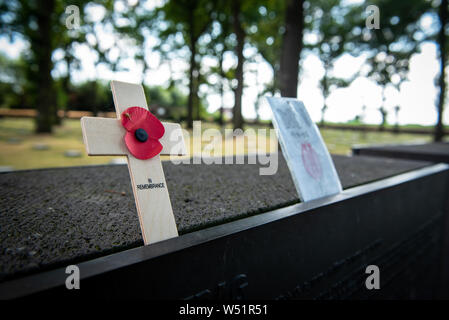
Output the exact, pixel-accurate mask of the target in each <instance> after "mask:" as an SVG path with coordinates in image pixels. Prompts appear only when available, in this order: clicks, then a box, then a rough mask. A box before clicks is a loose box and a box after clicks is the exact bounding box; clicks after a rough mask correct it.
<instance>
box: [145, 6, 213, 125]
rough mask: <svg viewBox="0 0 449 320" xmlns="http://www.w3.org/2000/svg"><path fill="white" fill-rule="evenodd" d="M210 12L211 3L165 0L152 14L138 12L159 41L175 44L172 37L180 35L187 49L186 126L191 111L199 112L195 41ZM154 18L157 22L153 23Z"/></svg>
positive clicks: (204, 26)
mask: <svg viewBox="0 0 449 320" xmlns="http://www.w3.org/2000/svg"><path fill="white" fill-rule="evenodd" d="M214 11H215V2H210V1H206V0H199V1H189V0H177V1H174V0H169V1H167V2H166V3H165V4H164V5H163V6H162V7H160V8H156V9H155V12H154V14H149V13H148V12H145V13H143V14H142V16H146V18H147V19H148V18H150V19H152V20H153V21H152V22H151V25H152V26H153V27H154V28H155V29H154V30H153V32H156V34H157V36H158V37H159V38H160V39H161V40H162V41H164V42H165V41H166V40H172V42H170V41H168V42H166V43H167V44H176V39H173V38H176V36H177V35H182V38H183V40H184V43H185V44H186V45H187V47H188V49H189V53H190V57H189V70H188V79H189V84H188V88H189V96H188V101H187V126H188V127H189V128H192V126H193V119H194V117H195V110H197V112H196V117H198V115H199V114H200V113H199V111H198V108H199V103H198V79H199V75H200V74H199V73H200V68H199V62H198V60H199V59H198V58H199V57H198V41H199V39H200V37H201V36H202V35H203V34H204V33H205V32H206V31H207V30H208V28H209V27H210V25H211V23H212V21H213V18H214ZM156 21H158V22H159V23H158V24H156V23H155V22H156ZM142 26H143V25H142ZM170 38H172V39H170ZM173 40H174V41H173ZM172 49H173V48H172ZM175 49H177V48H175Z"/></svg>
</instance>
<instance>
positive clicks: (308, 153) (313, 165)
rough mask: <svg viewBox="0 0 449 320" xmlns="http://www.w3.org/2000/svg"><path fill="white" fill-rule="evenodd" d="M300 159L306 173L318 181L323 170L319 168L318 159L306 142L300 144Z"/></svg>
mask: <svg viewBox="0 0 449 320" xmlns="http://www.w3.org/2000/svg"><path fill="white" fill-rule="evenodd" d="M301 157H302V162H303V163H304V167H305V168H306V171H307V173H308V174H309V175H310V176H311V177H312V178H313V179H315V180H317V181H320V179H321V176H322V175H323V170H322V168H321V164H320V159H319V158H318V155H317V153H316V152H315V150H314V149H313V147H312V145H311V144H310V143H308V142H306V143H303V144H301Z"/></svg>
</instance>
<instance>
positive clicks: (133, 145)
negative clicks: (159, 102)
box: [121, 107, 165, 160]
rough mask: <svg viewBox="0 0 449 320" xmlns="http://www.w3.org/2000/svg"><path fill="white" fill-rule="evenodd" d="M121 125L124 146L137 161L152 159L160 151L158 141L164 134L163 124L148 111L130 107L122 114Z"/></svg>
mask: <svg viewBox="0 0 449 320" xmlns="http://www.w3.org/2000/svg"><path fill="white" fill-rule="evenodd" d="M121 120H122V125H123V127H124V128H125V129H126V131H127V132H126V135H125V144H126V146H127V147H128V150H129V152H131V154H132V155H133V156H134V157H136V158H137V159H141V160H145V159H150V158H153V157H154V156H156V155H158V154H159V153H160V152H161V151H162V144H161V143H160V142H159V139H160V138H162V136H163V135H164V133H165V128H164V126H163V124H162V123H161V122H160V121H159V119H158V118H156V117H155V116H154V115H153V114H152V113H151V112H150V111H148V110H147V109H144V108H141V107H130V108H128V109H126V110H125V111H123V112H122V116H121Z"/></svg>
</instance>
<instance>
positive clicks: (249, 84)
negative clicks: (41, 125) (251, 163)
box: [0, 2, 449, 125]
mask: <svg viewBox="0 0 449 320" xmlns="http://www.w3.org/2000/svg"><path fill="white" fill-rule="evenodd" d="M153 5H157V2H154V3H153ZM88 14H89V15H91V18H94V19H96V20H98V21H100V20H101V19H102V16H103V12H102V10H101V9H98V8H95V7H93V8H92V9H91V10H90V11H89V12H88ZM82 19H83V17H81V21H82ZM430 19H431V18H430V17H428V18H427V19H426V18H425V19H423V22H422V23H423V27H424V28H425V27H426V25H429V26H430V24H431V21H429V20H430ZM426 20H427V21H426ZM100 38H101V45H104V46H105V47H108V46H111V45H113V43H114V35H113V34H112V33H111V32H108V30H102V31H101V37H100ZM157 41H158V39H155V38H153V37H152V36H148V37H147V39H146V41H145V50H146V52H147V54H148V57H149V60H148V61H149V63H150V66H151V70H150V71H148V72H147V73H146V74H145V76H143V75H142V67H141V66H140V65H139V64H138V63H136V61H134V60H132V59H125V60H124V64H123V66H126V67H127V68H128V71H121V72H112V71H111V70H110V69H109V68H108V67H107V66H105V65H102V64H97V63H96V60H97V55H96V53H95V52H93V51H91V50H90V49H89V48H88V47H87V45H79V46H78V47H77V48H76V50H75V53H76V55H77V56H78V57H80V58H81V57H82V59H81V65H82V67H81V70H80V71H75V72H74V73H73V74H72V78H73V80H74V81H75V82H82V81H86V80H93V79H95V78H100V79H103V80H106V81H110V80H120V81H127V82H134V83H141V82H144V83H145V84H147V85H162V86H165V85H167V83H168V80H169V79H170V70H169V67H168V65H167V64H166V63H160V59H159V58H160V57H159V54H158V52H156V51H155V50H153V47H154V45H155V44H156V43H157ZM118 43H119V45H122V46H127V44H126V43H124V42H123V41H122V42H120V41H118ZM126 48H127V50H128V51H130V52H132V50H133V48H132V46H129V45H128V46H127V47H126ZM26 49H27V44H26V43H25V42H24V41H21V40H16V41H15V42H13V43H11V42H10V40H9V39H8V38H7V37H5V36H0V51H1V52H3V53H6V54H7V55H8V56H10V57H12V58H17V57H18V56H19V55H20V52H21V51H22V50H26ZM116 54H118V50H117V53H116ZM187 54H188V53H187ZM58 55H63V52H55V54H54V58H55V59H56V60H57V58H58ZM244 56H245V57H246V58H248V57H251V56H255V61H254V63H248V62H247V63H246V64H245V66H244V71H245V73H244V84H245V88H244V91H243V101H242V113H243V116H244V117H245V118H247V119H254V118H255V116H256V112H255V105H256V98H257V95H258V92H260V91H262V89H263V86H264V84H267V83H269V82H270V81H271V79H272V76H273V72H272V69H271V67H270V66H269V64H267V63H266V62H265V61H264V60H263V58H262V57H261V56H260V55H258V54H257V52H256V51H255V49H254V48H252V47H250V46H248V45H247V46H245V50H244ZM437 57H438V54H437V46H436V44H435V43H433V42H425V43H423V44H422V45H421V47H420V52H419V53H417V54H414V55H413V56H412V58H411V60H410V71H409V74H408V79H407V80H406V81H405V82H403V83H402V84H401V87H400V90H399V91H397V90H395V89H393V88H392V87H390V88H387V89H386V93H385V95H386V107H387V110H389V113H388V117H387V120H388V122H389V123H396V121H398V122H399V123H400V124H421V125H432V124H435V122H436V119H437V112H436V101H437V96H438V89H437V87H436V86H435V84H434V83H435V78H436V76H437V75H438V72H439V71H438V70H439V61H438V59H437ZM185 58H187V59H181V58H179V57H177V58H174V59H173V60H172V61H171V65H172V70H175V71H174V74H173V77H174V78H175V79H180V80H184V83H185V78H186V77H185V74H186V73H185V72H186V70H187V69H188V64H187V60H188V55H186V57H185ZM301 58H302V64H301V75H300V79H299V83H298V99H299V100H302V101H303V102H304V105H305V106H306V108H307V110H308V112H309V113H310V115H311V117H312V119H313V120H314V121H320V120H321V108H322V106H323V103H324V98H323V95H322V93H321V90H320V89H319V86H318V84H319V81H320V79H321V77H322V76H323V74H324V68H323V65H322V63H321V61H320V60H319V58H318V57H317V56H316V55H314V54H313V53H310V52H303V54H302V57H301ZM364 61H365V57H364V56H360V57H353V56H351V55H349V54H344V55H343V56H342V57H340V58H339V59H338V60H337V61H336V63H335V65H334V68H333V74H334V75H335V76H337V77H342V78H350V77H351V76H352V75H353V74H354V73H356V72H357V71H358V70H359V69H360V68H362V67H363V65H364ZM215 63H216V61H215V59H213V58H212V57H205V58H203V60H202V68H207V67H208V66H212V65H214V64H215ZM234 64H236V59H235V57H234V55H233V54H231V53H229V54H227V55H226V56H225V60H224V65H225V68H229V67H231V66H232V65H234ZM64 73H65V66H64V65H63V64H60V65H58V64H57V65H56V66H55V70H54V71H53V75H54V76H56V77H57V76H60V75H63V74H64ZM210 80H211V82H212V84H213V83H214V81H216V79H214V78H211V79H210ZM181 89H182V90H183V91H184V92H185V93H187V86H184V87H182V88H181ZM200 95H202V96H204V97H206V99H207V102H208V110H209V111H211V112H212V111H215V110H217V109H218V108H219V107H220V105H221V97H220V96H219V95H218V94H217V93H214V92H212V91H210V90H207V88H206V87H205V86H203V87H200ZM224 100H225V106H226V107H228V108H232V106H233V103H234V95H233V93H232V91H230V90H227V92H226V94H225V99H224ZM326 102H327V105H328V110H327V112H326V115H325V119H326V121H329V122H346V121H349V120H352V119H354V118H355V117H356V116H357V115H361V114H362V106H363V105H365V106H366V109H365V112H364V113H363V121H364V122H365V123H371V124H378V123H380V122H381V114H380V112H379V111H378V108H379V107H380V105H381V103H382V90H381V88H380V87H379V86H378V85H376V84H375V83H374V82H373V81H371V80H369V79H367V78H364V77H359V78H357V79H355V81H353V82H352V84H351V85H350V86H349V87H347V88H341V89H336V90H334V91H333V92H332V93H331V94H330V95H329V96H328V98H327V101H326ZM150 104H151V102H150ZM396 105H399V106H400V110H399V114H398V118H397V119H396V117H395V113H394V112H393V110H394V107H395V106H396ZM259 115H260V118H261V119H270V118H271V111H270V108H269V107H268V104H267V103H266V101H265V99H262V101H261V104H260V109H259ZM443 119H444V122H445V123H446V124H448V123H449V108H446V110H445V113H444V116H443Z"/></svg>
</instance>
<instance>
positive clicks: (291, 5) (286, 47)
mask: <svg viewBox="0 0 449 320" xmlns="http://www.w3.org/2000/svg"><path fill="white" fill-rule="evenodd" d="M303 5H304V1H303V0H289V1H288V4H287V7H286V12H285V32H284V35H283V40H282V49H281V61H280V74H281V75H280V88H281V95H282V96H284V97H296V95H297V91H298V72H299V57H300V55H301V50H302V47H303V43H302V38H303V33H304V9H303Z"/></svg>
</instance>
